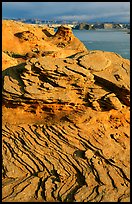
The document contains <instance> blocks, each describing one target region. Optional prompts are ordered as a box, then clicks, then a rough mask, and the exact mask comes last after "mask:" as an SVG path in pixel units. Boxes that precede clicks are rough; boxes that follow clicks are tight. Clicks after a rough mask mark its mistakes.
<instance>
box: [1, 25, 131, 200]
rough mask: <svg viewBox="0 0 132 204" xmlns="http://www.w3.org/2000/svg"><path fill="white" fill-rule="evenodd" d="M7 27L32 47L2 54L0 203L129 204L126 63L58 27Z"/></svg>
mask: <svg viewBox="0 0 132 204" xmlns="http://www.w3.org/2000/svg"><path fill="white" fill-rule="evenodd" d="M9 25H10V26H11V24H8V29H9ZM13 25H18V27H17V26H16V27H15V26H14V27H12V30H13V35H14V34H15V33H17V35H14V36H15V37H13V38H14V39H17V40H18V41H19V43H21V46H25V45H29V44H28V43H30V45H34V43H33V42H34V40H35V41H36V40H37V42H39V43H38V44H39V46H38V49H37V50H35V51H32V50H29V51H27V50H26V52H25V53H24V54H23V53H20V52H18V50H17V55H15V56H14V51H13V50H12V48H11V47H10V45H9V49H8V47H6V49H7V50H8V51H9V52H6V53H5V52H4V53H3V55H2V57H3V59H2V60H3V61H2V63H3V72H2V185H3V187H2V201H3V202H57V201H58V202H129V201H130V61H129V60H127V59H124V58H122V57H121V56H119V55H117V54H116V53H112V52H104V51H98V50H94V51H88V50H86V48H85V47H84V46H83V44H82V43H81V42H80V41H79V40H78V39H76V38H75V36H74V35H73V33H72V30H70V29H69V28H68V27H65V26H61V27H60V28H58V31H57V32H56V33H53V32H52V33H50V32H49V30H48V29H47V32H46V28H45V29H44V28H43V31H42V28H39V32H40V33H39V34H37V32H36V30H35V29H36V28H34V30H33V27H32V26H31V25H28V29H27V30H30V32H27V30H26V29H25V28H27V27H25V26H26V25H24V24H17V23H15V22H13V24H12V26H13ZM20 25H23V26H22V27H21V30H20V29H19V27H20ZM4 26H5V25H4ZM4 28H6V26H5V27H4ZM13 28H14V29H13ZM16 28H17V32H16ZM31 28H32V29H31ZM25 31H26V32H25ZM41 31H42V32H43V34H45V39H42V40H43V41H44V42H45V44H46V47H47V50H46V49H45V50H44V46H43V45H42V41H40V36H41V35H42V32H41ZM18 33H19V34H18ZM31 33H34V35H33V34H31ZM34 36H36V37H35V38H34ZM41 37H42V36H41ZM43 37H44V36H43ZM20 38H21V42H20ZM25 39H27V40H25ZM38 39H39V40H38ZM17 40H16V41H17ZM18 41H17V42H18ZM24 41H25V42H26V43H27V44H26V43H25V42H24ZM23 43H25V45H22V44H23ZM19 45H20V44H19ZM51 45H52V46H51ZM6 46H7V45H6ZM42 47H43V48H42ZM51 48H52V49H51ZM25 49H26V47H25ZM34 49H35V48H34ZM19 51H20V50H19ZM9 53H10V56H9ZM18 53H19V55H18ZM12 55H13V56H12ZM7 56H8V57H7ZM16 56H17V57H16Z"/></svg>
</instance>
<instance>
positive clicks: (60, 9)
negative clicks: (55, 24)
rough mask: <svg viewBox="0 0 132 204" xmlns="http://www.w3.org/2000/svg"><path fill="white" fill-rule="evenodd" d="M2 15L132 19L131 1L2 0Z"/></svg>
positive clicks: (46, 17)
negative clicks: (25, 0)
mask: <svg viewBox="0 0 132 204" xmlns="http://www.w3.org/2000/svg"><path fill="white" fill-rule="evenodd" d="M2 16H3V17H8V18H9V17H10V18H13V17H14V18H18V17H20V18H40V19H46V20H48V19H65V20H66V19H67V20H72V19H73V20H79V19H80V20H87V19H91V20H92V19H96V18H107V19H110V18H114V16H115V18H116V17H117V18H118V19H119V20H120V19H121V20H123V19H127V20H130V2H2Z"/></svg>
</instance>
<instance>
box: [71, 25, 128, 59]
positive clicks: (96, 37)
mask: <svg viewBox="0 0 132 204" xmlns="http://www.w3.org/2000/svg"><path fill="white" fill-rule="evenodd" d="M73 33H74V35H75V36H76V37H77V38H79V39H80V40H81V41H82V42H83V44H84V45H85V46H86V47H87V48H88V49H89V50H103V51H110V52H116V53H118V54H119V55H121V56H122V57H124V58H127V59H130V34H127V31H122V30H106V29H105V30H104V29H98V30H74V29H73Z"/></svg>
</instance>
